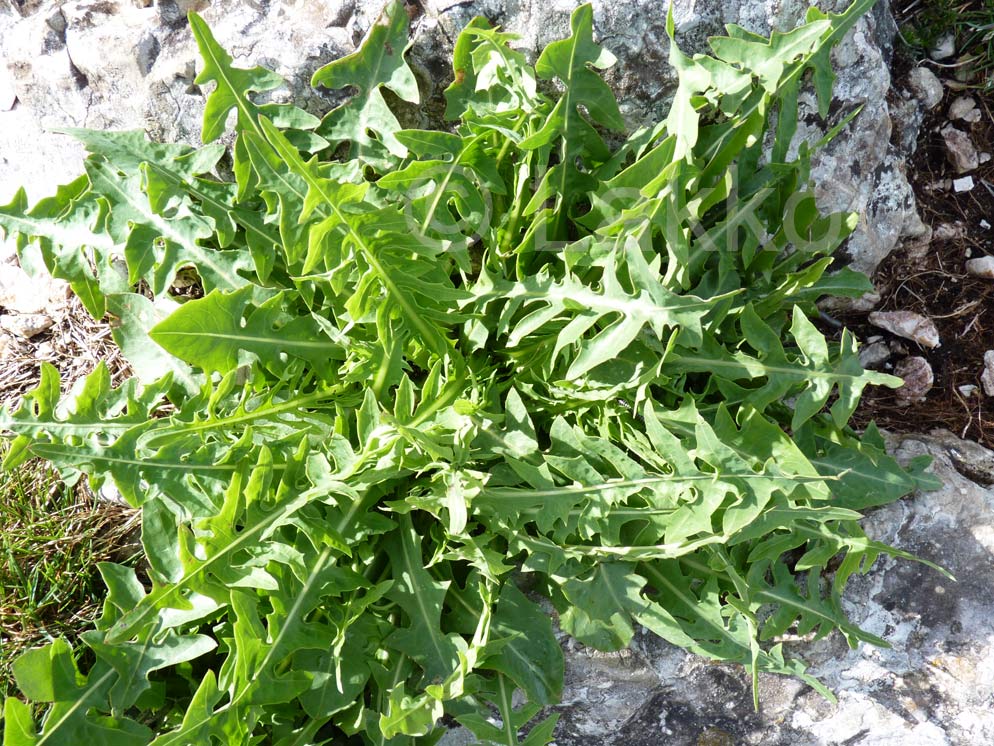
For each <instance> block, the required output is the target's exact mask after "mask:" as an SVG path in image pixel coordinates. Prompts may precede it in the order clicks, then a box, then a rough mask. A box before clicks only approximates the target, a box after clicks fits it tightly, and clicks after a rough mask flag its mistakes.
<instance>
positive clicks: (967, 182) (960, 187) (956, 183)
mask: <svg viewBox="0 0 994 746" xmlns="http://www.w3.org/2000/svg"><path fill="white" fill-rule="evenodd" d="M974 186H976V185H975V184H974V183H973V177H972V176H969V175H968V176H963V177H962V178H959V179H953V183H952V187H953V191H954V192H957V193H962V192H969V191H970V190H972V189H973V187H974Z"/></svg>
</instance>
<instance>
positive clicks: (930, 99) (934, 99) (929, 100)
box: [908, 67, 945, 109]
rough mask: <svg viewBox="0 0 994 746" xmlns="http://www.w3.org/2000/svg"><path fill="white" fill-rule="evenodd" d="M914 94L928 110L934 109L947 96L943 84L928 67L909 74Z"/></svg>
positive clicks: (917, 68) (916, 69)
mask: <svg viewBox="0 0 994 746" xmlns="http://www.w3.org/2000/svg"><path fill="white" fill-rule="evenodd" d="M908 85H909V86H910V87H911V91H912V93H914V94H915V97H916V98H917V99H918V100H919V101H921V102H922V106H924V107H925V108H926V109H934V108H935V107H936V106H938V105H939V102H940V101H942V97H943V95H944V94H945V91H944V89H943V88H942V82H941V81H940V80H939V79H938V78H937V77H936V76H935V73H934V72H932V71H931V70H929V69H928V68H927V67H916V68H914V69H913V70H912V71H911V72H910V73H909V74H908Z"/></svg>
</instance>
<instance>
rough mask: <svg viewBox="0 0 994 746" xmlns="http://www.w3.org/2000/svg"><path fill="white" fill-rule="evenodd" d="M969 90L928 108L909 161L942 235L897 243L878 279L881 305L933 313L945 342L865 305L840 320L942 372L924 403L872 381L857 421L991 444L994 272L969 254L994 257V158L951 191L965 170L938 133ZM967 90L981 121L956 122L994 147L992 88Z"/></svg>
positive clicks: (981, 144)
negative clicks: (909, 330)
mask: <svg viewBox="0 0 994 746" xmlns="http://www.w3.org/2000/svg"><path fill="white" fill-rule="evenodd" d="M963 93H964V92H963V91H951V90H948V89H947V92H946V97H945V99H944V100H943V102H942V103H941V104H940V105H939V106H937V107H936V108H935V109H934V110H933V111H932V112H930V113H929V114H928V115H927V116H926V119H925V122H924V123H923V125H922V128H921V133H920V137H919V141H918V150H917V153H916V154H915V156H914V158H913V159H912V161H911V163H910V164H909V173H908V177H909V180H910V181H911V183H912V185H913V187H914V189H915V194H916V197H917V199H918V209H919V212H920V213H921V216H922V220H923V221H924V222H925V223H926V224H927V225H929V226H931V228H932V230H933V232H934V233H935V236H934V237H933V238H932V240H931V241H930V242H928V243H924V244H923V243H921V242H919V245H918V246H915V245H908V246H905V247H904V248H901V249H899V250H897V251H895V252H894V253H893V254H891V255H890V256H889V257H888V258H887V259H885V260H884V262H883V263H882V264H881V265H880V267H879V268H878V270H877V272H876V274H875V275H874V277H873V282H874V285H875V286H876V289H877V292H878V293H880V296H881V301H880V303H878V304H877V306H876V308H875V309H874V310H878V311H898V310H900V311H913V312H915V313H920V314H922V315H924V316H927V317H929V318H931V319H932V320H933V321H934V322H935V324H936V327H937V328H938V330H939V335H940V339H941V342H942V343H941V346H939V347H937V348H936V349H934V350H927V349H922V348H919V346H918V345H917V344H915V343H914V342H909V341H907V340H900V339H898V338H896V337H894V336H893V335H890V334H888V333H887V332H885V331H882V330H880V329H878V328H876V327H874V326H872V325H870V324H869V323H868V321H867V313H850V314H845V315H842V316H841V317H840V318H841V320H842V321H844V322H845V324H846V325H847V326H848V327H849V328H851V329H853V330H854V331H855V332H856V333H857V335H858V337H859V338H860V339H861V340H863V341H864V343H865V341H866V340H867V339H868V338H871V337H875V336H881V337H883V338H884V340H885V341H888V342H897V343H900V344H902V345H903V346H904V348H905V349H906V350H907V352H906V354H908V355H920V356H922V357H924V358H926V359H927V360H928V361H929V363H930V364H931V366H932V370H933V373H934V376H935V383H934V386H933V388H932V390H931V391H930V392H929V394H928V396H927V397H926V399H925V401H924V402H920V403H916V404H912V405H903V404H899V402H898V397H897V395H896V394H895V392H894V391H893V390H890V389H885V388H876V387H874V388H873V389H868V390H867V392H866V393H865V395H864V397H863V403H862V405H861V406H860V408H859V410H858V411H857V413H856V417H855V418H854V420H855V421H854V424H855V425H856V426H862V425H865V424H866V423H868V422H869V421H870V420H874V421H876V422H877V424H878V425H880V426H882V427H886V428H887V429H890V430H894V431H898V432H923V431H927V430H930V429H934V428H945V429H948V430H950V431H952V432H953V433H955V434H956V435H959V436H960V437H963V438H969V439H971V440H975V441H977V442H979V443H981V444H983V445H987V446H989V447H994V399H992V398H991V397H987V396H985V395H984V391H983V387H982V386H981V383H980V374H981V372H982V371H983V366H984V363H983V357H984V352H985V351H986V350H994V280H988V279H980V278H977V277H973V276H971V275H968V274H967V273H966V270H965V267H964V265H965V263H966V260H967V259H969V258H977V257H981V256H985V255H994V227H992V226H994V160H991V161H988V162H987V163H985V164H982V165H981V166H980V168H978V169H976V170H975V171H972V172H971V173H970V175H971V176H972V177H973V181H974V184H975V186H974V187H973V189H972V190H971V191H968V192H963V193H956V192H954V191H953V190H952V189H951V188H949V185H948V181H947V180H951V179H954V178H957V177H959V176H960V174H957V173H956V170H955V168H954V167H953V166H952V165H951V164H950V163H949V161H948V159H947V157H946V149H945V145H944V143H943V139H942V135H941V134H940V132H939V130H940V128H941V127H942V126H944V125H945V124H946V123H947V121H948V118H947V114H946V112H947V111H948V108H949V104H950V103H951V102H952V101H953V99H955V98H956V97H958V96H959V95H963ZM965 93H967V94H968V95H972V96H973V98H974V99H975V100H976V101H977V104H978V108H979V109H980V110H981V112H982V117H981V119H980V121H979V122H977V123H975V124H972V125H971V124H967V123H966V122H963V121H957V122H956V123H955V126H956V127H958V128H959V129H962V130H965V131H966V130H967V128H969V129H968V131H969V134H970V137H971V139H972V140H973V142H974V144H975V145H976V147H977V150H978V152H987V153H994V116H992V114H991V112H992V111H994V96H991V95H986V96H985V95H981V94H979V93H978V92H976V91H966V92H965ZM985 224H987V227H984V225H985ZM902 354H904V353H900V352H899V353H897V354H895V355H894V356H892V357H891V359H890V360H889V361H888V363H886V364H885V365H884V366H883V370H886V371H888V372H889V371H891V370H893V366H894V365H895V364H896V363H897V362H898V361H899V360H900V359H901V357H902ZM971 385H972V386H976V387H977V388H976V390H975V391H974V392H973V393H972V394H970V395H966V394H964V393H963V391H961V388H960V387H964V386H971Z"/></svg>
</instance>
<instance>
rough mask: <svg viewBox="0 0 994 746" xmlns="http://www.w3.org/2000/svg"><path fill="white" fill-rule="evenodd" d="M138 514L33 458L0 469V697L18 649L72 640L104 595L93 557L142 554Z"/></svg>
mask: <svg viewBox="0 0 994 746" xmlns="http://www.w3.org/2000/svg"><path fill="white" fill-rule="evenodd" d="M8 447H9V446H8V445H7V444H6V443H4V442H0V458H2V457H3V454H4V453H5V452H6V450H7V449H8ZM139 516H140V513H139V512H138V511H135V510H132V509H131V508H128V507H127V506H124V505H120V504H116V503H111V502H108V501H106V500H103V499H101V498H99V497H97V496H95V495H93V494H92V493H91V492H90V490H89V489H88V488H87V487H86V486H85V484H84V483H82V482H81V483H80V484H77V485H76V486H73V487H69V486H67V485H65V484H64V483H63V482H62V481H61V480H60V479H59V476H58V474H57V473H55V472H54V470H53V469H52V468H51V467H50V466H49V465H47V464H44V463H42V462H39V461H31V462H28V463H26V464H24V465H23V466H21V467H19V468H18V469H17V470H15V471H14V472H12V473H2V472H0V698H3V697H7V696H10V695H13V694H15V693H16V691H17V687H16V686H15V685H14V682H13V679H12V675H11V663H12V662H13V661H14V659H16V658H17V656H18V655H20V654H21V653H22V652H23V651H25V650H27V649H29V648H31V647H34V646H36V645H41V644H44V643H46V642H50V641H51V640H52V639H54V638H56V637H64V638H65V639H67V640H68V641H69V643H70V644H71V645H73V646H74V647H76V646H77V644H78V642H79V633H80V632H83V631H85V630H86V629H88V628H90V627H91V626H92V625H91V623H92V620H93V619H94V618H95V617H96V616H97V615H98V613H99V611H100V605H101V603H102V600H103V598H104V596H105V589H104V585H103V581H102V580H101V578H100V573H99V571H98V570H97V563H98V562H105V561H109V562H120V563H124V564H132V565H133V564H135V563H136V562H137V561H138V559H139V557H140V547H139V544H138V537H137V534H138V526H139Z"/></svg>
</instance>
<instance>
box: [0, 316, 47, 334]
mask: <svg viewBox="0 0 994 746" xmlns="http://www.w3.org/2000/svg"><path fill="white" fill-rule="evenodd" d="M54 323H55V322H54V321H53V320H52V317H51V316H47V315H46V314H43V313H18V314H7V315H5V316H0V327H2V328H3V329H6V330H7V331H8V332H10V333H11V334H16V335H17V336H19V337H24V338H25V339H31V338H32V337H37V336H38V335H39V334H41V333H42V332H43V331H45V330H46V329H50V328H51V327H52V324H54Z"/></svg>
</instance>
